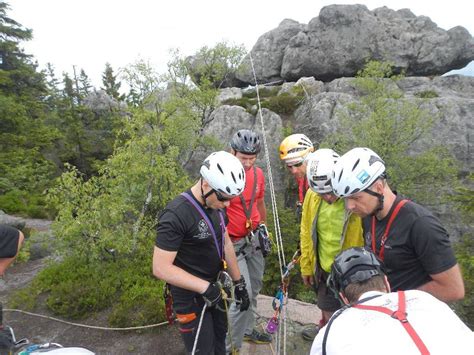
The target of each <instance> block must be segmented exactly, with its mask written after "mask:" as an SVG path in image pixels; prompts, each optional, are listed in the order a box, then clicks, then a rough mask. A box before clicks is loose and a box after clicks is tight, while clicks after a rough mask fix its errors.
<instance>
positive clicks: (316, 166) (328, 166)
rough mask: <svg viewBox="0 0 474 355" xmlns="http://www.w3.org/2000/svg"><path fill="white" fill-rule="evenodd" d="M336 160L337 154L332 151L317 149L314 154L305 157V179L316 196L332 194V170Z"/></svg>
mask: <svg viewBox="0 0 474 355" xmlns="http://www.w3.org/2000/svg"><path fill="white" fill-rule="evenodd" d="M338 159H339V154H337V153H336V152H335V151H334V150H332V149H318V150H317V151H315V152H314V153H309V154H308V156H307V157H306V162H307V163H306V164H307V165H306V178H307V179H308V185H309V187H310V188H311V190H313V191H314V192H316V193H318V194H327V193H330V192H332V186H331V176H332V169H333V168H334V164H336V162H337V161H338Z"/></svg>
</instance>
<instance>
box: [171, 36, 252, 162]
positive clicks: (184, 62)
mask: <svg viewBox="0 0 474 355" xmlns="http://www.w3.org/2000/svg"><path fill="white" fill-rule="evenodd" d="M243 55H244V47H243V46H235V45H229V44H228V43H227V42H220V43H217V44H216V45H215V46H214V47H207V46H205V47H202V48H201V49H199V50H198V51H197V52H196V54H195V55H193V56H192V57H185V56H183V55H182V54H181V53H180V52H179V50H173V51H172V52H171V56H172V58H171V60H170V61H169V62H168V72H167V74H166V75H165V76H164V80H166V82H167V84H168V89H169V90H171V91H172V92H173V95H174V97H175V99H177V100H178V101H180V102H181V104H182V103H183V102H184V103H185V104H186V105H187V106H189V107H190V108H191V109H192V112H193V114H194V116H196V118H197V119H198V120H199V126H198V129H197V130H196V131H195V136H196V137H197V139H196V140H194V141H193V142H194V146H191V147H190V149H189V150H188V152H187V154H186V155H185V157H184V159H183V160H182V161H183V166H186V165H187V163H188V162H189V161H190V160H191V158H192V156H193V154H194V152H195V151H196V150H197V149H198V148H199V147H201V146H209V145H210V146H217V142H215V141H214V140H213V138H212V137H206V136H205V135H204V128H205V127H206V126H207V125H208V124H209V123H210V122H211V121H212V113H213V112H214V110H215V109H216V107H217V105H218V102H217V96H218V94H219V91H218V88H219V87H220V86H221V85H222V84H223V82H224V81H225V80H226V79H227V78H228V76H230V75H231V74H233V73H235V70H236V68H237V65H238V63H240V61H241V60H242V58H243Z"/></svg>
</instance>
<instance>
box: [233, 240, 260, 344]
mask: <svg viewBox="0 0 474 355" xmlns="http://www.w3.org/2000/svg"><path fill="white" fill-rule="evenodd" d="M257 239H258V238H256V237H254V238H252V240H250V241H249V242H247V241H246V238H242V239H240V240H239V241H237V242H235V243H234V250H235V252H236V254H237V263H238V264H239V269H240V273H241V274H242V276H243V277H244V279H245V283H246V284H247V291H248V293H249V298H250V307H249V309H248V310H247V311H244V312H240V310H239V308H238V307H236V305H235V303H232V304H231V306H230V309H229V319H230V329H229V333H230V334H228V335H227V340H226V346H227V351H228V352H230V351H231V350H232V346H231V344H230V339H231V338H232V343H233V348H234V349H240V347H241V346H242V341H243V338H244V334H250V333H252V330H253V328H254V327H255V314H254V311H255V312H256V311H257V295H258V293H259V292H260V290H261V289H262V285H263V271H264V268H265V259H264V258H263V255H262V252H261V251H260V245H259V243H258V240H257Z"/></svg>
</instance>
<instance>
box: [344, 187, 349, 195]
mask: <svg viewBox="0 0 474 355" xmlns="http://www.w3.org/2000/svg"><path fill="white" fill-rule="evenodd" d="M349 190H350V187H349V186H346V188H345V189H344V194H347V193H348V192H349Z"/></svg>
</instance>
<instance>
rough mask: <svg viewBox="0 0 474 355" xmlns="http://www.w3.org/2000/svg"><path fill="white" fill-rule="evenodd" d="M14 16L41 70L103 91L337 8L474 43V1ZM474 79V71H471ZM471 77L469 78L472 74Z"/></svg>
mask: <svg viewBox="0 0 474 355" xmlns="http://www.w3.org/2000/svg"><path fill="white" fill-rule="evenodd" d="M6 1H7V2H8V3H9V4H10V7H11V10H10V12H9V15H10V17H11V18H13V19H15V20H16V21H18V22H20V23H21V24H22V25H24V26H25V27H27V28H31V29H32V30H33V35H34V39H33V40H32V41H31V42H29V43H26V44H25V45H24V47H25V50H26V51H27V53H30V54H33V55H34V56H35V58H36V59H37V60H38V62H39V64H40V67H44V65H45V64H46V63H47V62H51V63H53V65H54V66H55V68H56V70H57V72H58V74H59V73H61V72H63V71H67V72H70V73H71V72H72V66H73V65H75V66H76V67H77V68H83V69H84V70H85V72H86V73H87V75H88V76H89V77H90V78H91V79H92V81H93V84H94V85H96V86H100V77H101V73H102V72H103V70H104V67H105V63H106V62H109V63H111V64H112V67H113V68H114V69H115V70H117V69H118V68H120V67H125V66H126V65H127V64H130V63H133V62H135V61H136V60H137V59H139V58H142V59H145V60H149V61H150V63H152V64H153V65H154V66H156V68H157V70H158V71H160V72H163V71H164V69H165V67H166V63H167V61H168V60H169V58H170V57H169V50H170V49H171V48H179V49H180V50H181V52H182V53H184V54H192V53H193V52H195V51H196V50H197V49H199V48H200V47H202V46H203V45H208V46H212V45H213V44H215V43H217V42H219V41H221V40H227V41H229V42H230V43H235V44H244V45H245V46H246V48H247V49H251V48H252V46H253V45H254V44H255V42H256V41H257V39H258V37H260V36H261V35H262V34H264V33H265V32H267V31H269V30H271V29H273V28H275V27H277V26H278V24H279V23H280V22H281V21H282V20H283V19H285V18H290V19H293V20H296V21H299V22H300V23H305V24H306V23H308V22H309V20H311V19H312V18H313V17H316V16H318V14H319V10H320V9H321V8H322V7H323V6H326V5H330V4H336V3H338V4H349V3H362V4H364V5H366V6H367V7H368V8H369V9H370V10H373V9H375V8H377V7H380V6H387V7H389V8H392V9H395V10H398V9H401V8H409V9H411V10H412V12H413V13H414V14H415V15H418V16H419V15H425V16H428V17H430V18H431V20H433V21H434V22H435V23H436V24H438V26H440V27H441V28H443V29H446V30H447V29H450V28H452V27H454V26H458V25H460V26H463V27H465V28H466V29H467V30H468V31H469V32H470V33H471V34H473V35H474V16H473V14H474V1H469V0H450V1H434V0H429V1H428V0H416V1H415V0H380V1H379V0H361V1H350V0H346V1H335V0H332V1H321V0H239V1H225V0H199V1H196V0H194V1H193V0H171V1H168V0H163V1H153V0H133V1H130V0H127V1H125V0H80V1H79V0H41V1H40V0H6ZM468 71H469V73H470V75H474V63H471V64H470V65H469V68H468ZM464 72H466V70H465V71H464Z"/></svg>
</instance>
